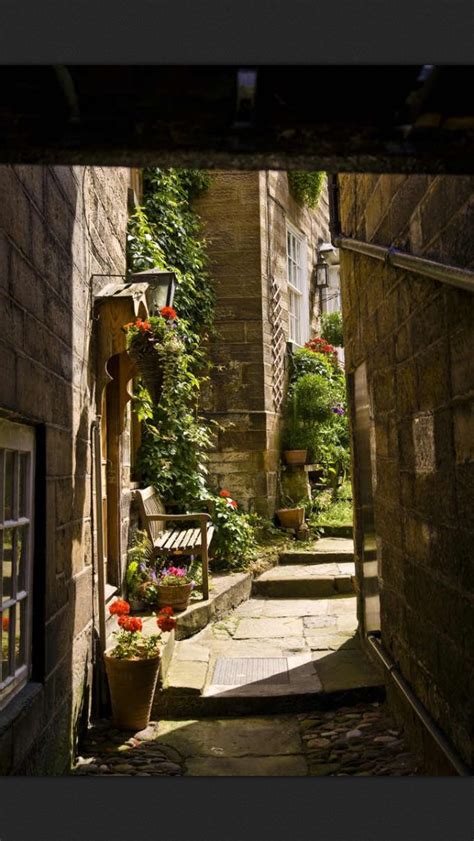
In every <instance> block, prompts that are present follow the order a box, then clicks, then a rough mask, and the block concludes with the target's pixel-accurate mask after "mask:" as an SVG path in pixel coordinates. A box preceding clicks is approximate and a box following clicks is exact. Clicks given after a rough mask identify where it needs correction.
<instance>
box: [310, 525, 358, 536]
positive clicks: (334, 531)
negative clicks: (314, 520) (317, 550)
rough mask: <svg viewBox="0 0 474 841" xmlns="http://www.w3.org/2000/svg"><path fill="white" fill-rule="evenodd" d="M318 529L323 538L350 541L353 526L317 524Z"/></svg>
mask: <svg viewBox="0 0 474 841" xmlns="http://www.w3.org/2000/svg"><path fill="white" fill-rule="evenodd" d="M317 528H318V529H321V530H322V531H323V536H324V537H325V538H326V537H346V538H350V539H351V540H352V536H353V534H354V527H353V526H325V525H324V523H322V524H321V525H319V524H318V526H317Z"/></svg>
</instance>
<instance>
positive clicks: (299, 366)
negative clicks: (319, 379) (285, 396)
mask: <svg viewBox="0 0 474 841" xmlns="http://www.w3.org/2000/svg"><path fill="white" fill-rule="evenodd" d="M305 374H321V375H322V376H324V377H327V378H328V379H331V378H332V377H333V376H334V374H335V370H334V365H333V364H332V362H331V361H330V359H329V358H328V357H327V355H326V354H324V353H315V352H314V351H312V350H308V349H307V348H304V347H302V348H298V349H297V350H296V351H295V352H294V354H293V355H292V357H291V372H290V383H294V382H296V380H298V379H299V378H300V377H302V376H304V375H305Z"/></svg>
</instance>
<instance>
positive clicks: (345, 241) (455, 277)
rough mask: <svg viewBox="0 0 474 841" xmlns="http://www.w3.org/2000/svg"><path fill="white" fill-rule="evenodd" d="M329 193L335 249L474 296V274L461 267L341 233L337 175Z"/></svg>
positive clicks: (330, 181)
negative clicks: (370, 259) (352, 253)
mask: <svg viewBox="0 0 474 841" xmlns="http://www.w3.org/2000/svg"><path fill="white" fill-rule="evenodd" d="M328 190H329V226H330V231H331V242H332V244H333V245H334V247H335V248H341V249H342V250H343V251H353V252H355V253H356V254H363V255H364V256H365V257H372V258H373V259H374V260H382V261H383V262H384V263H388V265H390V266H396V267H397V268H399V269H403V270H404V271H408V272H414V273H415V274H419V275H423V276H424V277H429V278H431V279H432V280H437V281H438V282H440V283H446V284H448V285H449V286H455V287H457V288H458V289H464V290H465V291H467V292H474V272H473V271H470V270H469V269H464V268H462V267H460V266H450V265H447V264H445V263H440V262H438V261H437V260H427V259H426V258H425V257H416V256H415V255H414V254H408V253H407V252H406V251H401V250H400V249H398V248H393V247H390V248H388V247H386V246H381V245H374V244H373V243H371V242H364V241H362V240H358V239H353V238H352V237H346V236H344V234H343V233H342V231H341V220H340V213H339V186H338V181H337V175H328Z"/></svg>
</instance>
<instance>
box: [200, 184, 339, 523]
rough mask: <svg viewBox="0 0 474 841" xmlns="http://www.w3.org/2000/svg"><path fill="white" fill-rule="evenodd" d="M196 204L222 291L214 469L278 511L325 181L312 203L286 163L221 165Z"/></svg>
mask: <svg viewBox="0 0 474 841" xmlns="http://www.w3.org/2000/svg"><path fill="white" fill-rule="evenodd" d="M196 209H197V211H198V212H199V214H200V215H201V219H202V223H203V229H204V234H205V236H206V237H207V239H208V253H209V256H210V260H211V271H212V276H213V278H214V281H215V288H216V293H217V307H216V330H217V336H216V337H215V339H214V341H213V343H212V358H213V362H214V364H215V366H216V368H215V369H214V372H213V375H212V380H211V383H210V387H209V389H208V393H207V395H206V399H205V403H204V408H205V410H206V414H207V415H208V417H211V418H213V419H215V420H217V421H218V422H219V423H220V424H221V426H222V427H224V429H223V431H221V432H220V433H219V438H218V443H217V447H216V450H215V452H214V453H213V454H212V456H211V465H210V469H211V476H212V479H213V481H214V483H215V485H216V489H217V490H218V489H219V488H229V489H230V490H231V492H232V493H233V494H234V495H235V496H236V498H237V499H238V500H239V501H240V502H241V503H242V504H243V505H244V507H245V508H247V509H248V510H255V511H257V512H260V513H262V514H266V515H272V514H273V512H274V510H275V505H276V502H277V499H278V481H277V478H278V466H279V460H280V448H279V421H280V417H281V407H282V400H283V398H284V393H285V382H286V376H287V367H288V347H289V346H290V348H291V347H297V346H301V345H303V344H304V342H305V341H307V340H308V339H309V338H310V337H311V335H313V334H314V332H315V331H316V329H317V317H318V314H319V310H320V306H319V301H320V295H319V290H318V289H316V286H315V277H314V266H315V264H316V262H317V259H318V246H319V245H320V244H321V243H323V242H327V241H328V239H329V209H328V198H327V189H326V185H325V186H324V188H323V190H322V193H321V196H320V199H319V202H318V205H317V207H316V208H315V209H314V210H309V209H308V208H307V207H305V206H303V205H301V204H299V203H298V202H297V201H295V199H294V198H293V196H292V195H291V193H290V190H289V186H288V177H287V174H286V173H285V172H276V171H252V172H236V171H233V172H232V171H225V172H223V171H215V172H213V173H212V181H211V186H210V188H209V189H208V190H207V191H206V193H204V194H203V196H202V197H201V198H200V199H199V200H198V201H197V202H196Z"/></svg>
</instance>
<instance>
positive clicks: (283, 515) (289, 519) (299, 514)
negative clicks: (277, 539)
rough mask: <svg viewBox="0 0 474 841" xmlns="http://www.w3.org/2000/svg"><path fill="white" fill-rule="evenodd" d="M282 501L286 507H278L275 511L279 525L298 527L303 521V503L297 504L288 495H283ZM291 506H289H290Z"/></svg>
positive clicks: (290, 527)
mask: <svg viewBox="0 0 474 841" xmlns="http://www.w3.org/2000/svg"><path fill="white" fill-rule="evenodd" d="M282 501H283V502H284V503H286V505H287V506H288V507H286V508H279V509H278V510H277V511H276V512H275V513H276V515H277V517H278V519H279V521H280V525H281V526H282V528H284V529H299V528H301V526H302V525H303V523H304V515H305V509H304V505H298V504H295V503H294V502H293V500H292V499H290V497H288V496H284V497H283V499H282ZM290 506H291V507H290Z"/></svg>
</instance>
